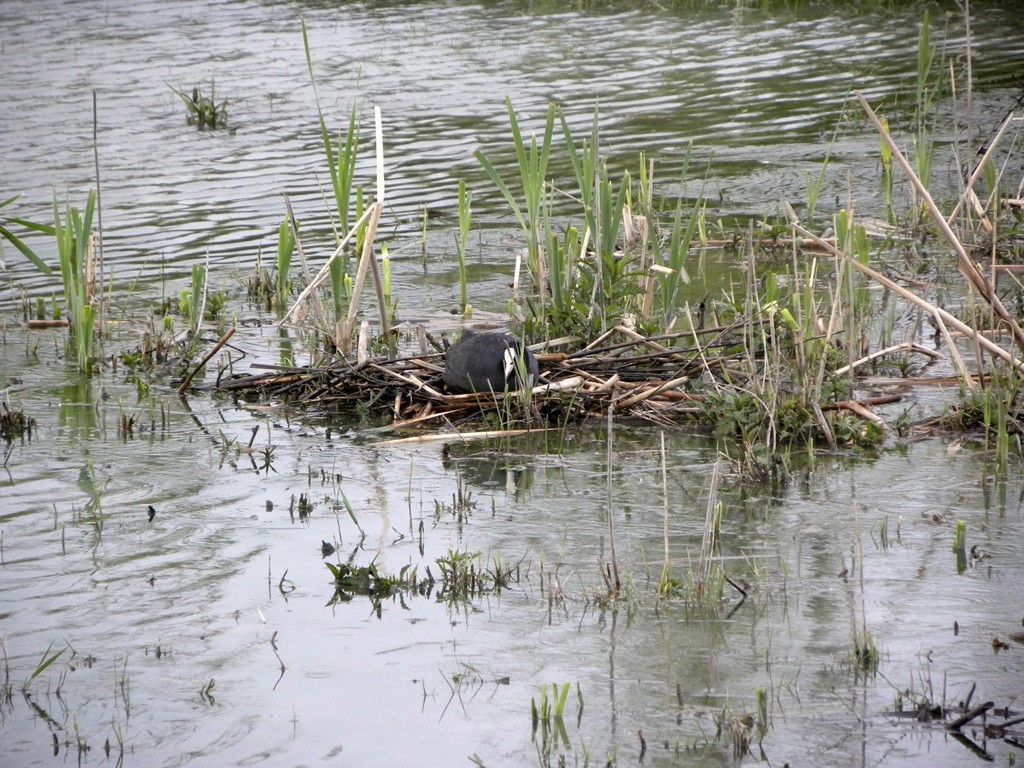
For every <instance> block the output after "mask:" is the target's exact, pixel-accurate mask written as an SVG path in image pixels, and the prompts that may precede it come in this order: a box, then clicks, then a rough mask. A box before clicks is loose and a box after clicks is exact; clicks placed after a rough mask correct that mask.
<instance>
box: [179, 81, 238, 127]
mask: <svg viewBox="0 0 1024 768" xmlns="http://www.w3.org/2000/svg"><path fill="white" fill-rule="evenodd" d="M168 87H169V88H170V89H171V90H172V91H174V92H175V93H176V94H178V98H180V99H181V100H182V102H184V104H185V109H186V110H187V114H186V115H185V121H186V122H187V123H188V124H189V125H194V126H195V127H196V128H198V129H199V130H200V131H203V130H206V129H211V130H214V129H218V128H219V129H224V128H227V127H228V100H227V99H224V100H223V101H221V102H220V103H219V104H218V103H217V84H216V82H215V81H214V80H212V79H211V80H210V95H209V96H206V95H204V94H203V92H202V89H200V87H199V86H198V85H197V86H194V87H193V88H192V93H191V94H188V93H185V92H184V91H180V90H178V89H177V88H175V87H174V86H168Z"/></svg>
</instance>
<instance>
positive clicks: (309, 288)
mask: <svg viewBox="0 0 1024 768" xmlns="http://www.w3.org/2000/svg"><path fill="white" fill-rule="evenodd" d="M284 200H285V206H286V207H287V208H288V218H289V219H291V223H292V231H294V232H295V247H296V249H297V250H298V252H299V259H300V260H301V262H302V269H303V272H304V276H305V277H307V278H308V277H309V275H308V272H306V257H305V256H304V255H303V252H302V245H301V244H300V242H299V235H298V230H297V229H296V228H295V217H294V216H293V215H292V212H291V203H290V202H289V200H288V198H287V197H285V199H284ZM371 213H373V206H372V205H371V206H370V207H369V208H367V209H366V210H365V211H363V215H362V216H360V217H359V221H357V222H356V223H355V224H353V225H352V227H351V228H350V229H349V231H348V234H346V235H345V237H344V238H343V239H342V241H341V243H339V244H338V247H337V248H335V249H334V253H332V254H331V256H330V258H328V259H327V262H326V263H325V264H324V265H323V267H321V268H320V271H319V272H317V273H316V277H314V278H313V279H312V280H310V281H309V282H308V283H307V284H306V287H305V288H303V289H302V293H300V294H299V295H298V297H297V298H296V299H295V301H294V302H293V303H292V308H291V309H289V310H288V311H287V312H286V313H285V316H284V317H282V318H281V324H282V325H283V324H284V323H286V322H288V320H289V319H290V318H291V316H292V315H293V314H295V311H296V310H297V309H298V308H299V307H300V306H301V305H302V302H303V301H305V300H306V298H307V297H308V296H309V295H310V294H311V293H313V291H315V290H316V289H317V288H319V287H320V284H321V283H322V282H323V281H324V280H326V279H327V277H328V276H329V275H330V273H331V264H332V263H333V262H334V261H335V259H337V258H338V257H339V256H341V254H342V252H343V251H344V250H345V246H346V245H348V242H349V240H351V239H352V238H353V237H355V235H356V232H358V231H359V227H361V226H362V225H363V222H365V221H366V220H367V219H368V218H369V217H370V214H371ZM314 300H315V301H316V302H317V303H318V304H319V301H320V300H319V298H318V297H316V296H315V295H314ZM320 311H321V314H322V313H323V310H322V309H321V310H320ZM324 322H325V323H326V318H324Z"/></svg>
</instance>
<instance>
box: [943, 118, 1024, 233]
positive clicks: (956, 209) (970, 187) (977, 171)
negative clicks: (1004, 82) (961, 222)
mask: <svg viewBox="0 0 1024 768" xmlns="http://www.w3.org/2000/svg"><path fill="white" fill-rule="evenodd" d="M1013 120H1014V114H1013V112H1008V113H1007V114H1006V117H1004V118H1003V122H1002V123H1000V124H999V128H998V130H997V131H996V135H995V136H994V137H993V138H992V141H991V142H990V143H989V145H988V149H987V150H985V154H984V155H982V156H981V160H980V161H979V162H978V164H977V165H976V166H975V168H974V172H973V173H972V174H971V177H970V178H969V179H968V180H967V186H966V188H965V189H964V192H963V194H961V195H960V198H959V199H958V200H957V201H956V205H955V206H953V212H952V213H950V214H949V216H948V217H947V218H946V223H947V224H949V225H952V224H953V220H954V219H955V218H956V215H957V214H958V213H960V209H961V208H962V207H963V204H964V202H965V201H966V200H967V193H968V192H972V193H973V191H974V185H975V184H976V183H977V181H978V179H980V178H981V174H982V173H984V172H985V164H986V163H987V162H988V161H989V159H990V158H991V157H992V153H993V152H994V151H995V148H996V147H997V146H998V145H999V142H1000V141H1002V140H1003V136H1004V135H1006V131H1007V129H1008V128H1009V127H1010V123H1011V122H1012V121H1013ZM975 199H977V195H975ZM990 231H991V230H990Z"/></svg>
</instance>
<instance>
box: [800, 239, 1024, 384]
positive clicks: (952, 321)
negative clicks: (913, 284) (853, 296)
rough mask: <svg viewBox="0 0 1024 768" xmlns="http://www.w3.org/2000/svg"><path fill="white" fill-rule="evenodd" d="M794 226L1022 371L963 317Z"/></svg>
mask: <svg viewBox="0 0 1024 768" xmlns="http://www.w3.org/2000/svg"><path fill="white" fill-rule="evenodd" d="M793 228H794V229H795V230H796V231H797V232H798V233H799V234H800V236H801V237H805V238H807V239H808V240H811V241H813V242H815V243H817V244H818V245H819V246H821V247H822V248H826V249H827V250H828V251H829V252H830V253H831V254H832V255H833V256H836V257H838V258H841V259H846V260H847V261H848V262H849V263H850V264H851V265H853V266H854V267H855V268H857V269H859V270H860V271H861V272H863V273H864V274H865V275H867V276H868V277H870V278H871V279H872V280H874V281H876V282H878V283H880V284H882V285H884V286H885V287H886V288H888V289H889V290H891V291H892V292H893V293H897V294H899V295H900V296H902V297H903V298H904V299H906V300H907V301H909V302H911V303H913V304H916V305H917V306H919V307H921V309H923V310H925V311H926V312H928V314H930V315H931V316H932V317H934V318H935V321H936V322H937V323H938V324H939V327H940V328H942V327H943V326H944V324H949V325H951V326H953V327H954V328H956V329H957V330H958V331H960V332H961V333H962V334H964V335H965V336H968V337H970V338H971V339H974V340H975V341H977V343H978V344H979V345H980V346H982V347H984V348H985V350H986V351H988V352H990V353H992V354H993V355H995V356H996V357H998V358H999V359H1000V360H1002V361H1004V362H1006V363H1008V364H1009V365H1011V366H1013V367H1014V368H1018V369H1020V370H1022V371H1024V363H1022V362H1021V361H1020V360H1019V359H1018V358H1016V357H1015V356H1014V355H1012V354H1011V353H1010V352H1007V351H1006V350H1005V349H1003V348H1002V347H1000V346H999V345H998V344H996V343H994V342H992V341H989V340H988V338H986V337H985V336H984V335H983V334H981V333H980V332H979V331H976V330H975V329H974V328H971V327H970V326H969V325H967V323H965V322H963V321H962V320H959V319H958V318H956V317H954V316H953V315H951V314H950V313H949V312H947V311H946V310H944V309H942V307H938V306H936V305H934V304H932V303H930V302H928V301H925V300H924V299H922V298H921V297H920V296H918V295H917V294H916V293H914V292H913V291H909V290H907V289H906V288H904V287H903V286H902V285H899V284H898V283H895V282H894V281H892V280H890V279H889V278H888V277H886V276H885V275H883V274H881V273H880V272H877V271H876V270H874V269H872V268H871V267H868V266H866V265H864V264H861V263H860V262H859V261H857V260H856V259H851V258H849V257H848V256H847V255H846V254H845V253H843V252H842V251H841V250H839V249H838V248H836V247H835V246H834V245H830V244H829V243H826V242H825V241H824V240H822V239H821V238H820V237H818V236H817V235H815V234H814V233H813V232H810V231H808V230H806V229H804V228H803V227H801V226H800V225H798V224H794V225H793ZM954 362H957V363H958V369H959V370H960V373H961V375H962V377H963V378H964V379H965V380H971V379H972V377H971V375H970V374H969V373H968V371H967V369H966V368H965V367H964V366H963V361H962V360H960V358H959V356H958V355H954Z"/></svg>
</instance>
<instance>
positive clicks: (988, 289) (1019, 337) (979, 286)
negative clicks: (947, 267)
mask: <svg viewBox="0 0 1024 768" xmlns="http://www.w3.org/2000/svg"><path fill="white" fill-rule="evenodd" d="M854 94H855V95H856V97H857V100H858V101H859V102H860V105H861V107H862V108H863V109H864V111H865V113H867V116H868V118H869V119H870V120H871V122H872V123H873V124H874V126H875V128H876V130H878V132H879V135H880V136H881V137H882V140H883V141H884V142H885V143H886V144H887V145H888V146H889V149H890V150H891V151H892V156H893V157H895V158H896V159H897V161H898V162H899V164H900V166H901V167H902V168H903V171H904V172H905V173H906V174H907V178H909V179H910V183H911V184H912V185H913V187H914V189H915V190H916V191H917V193H918V195H919V196H920V198H921V199H922V200H923V201H924V204H925V207H926V208H927V209H928V213H929V215H930V216H931V218H932V221H933V222H934V224H935V225H936V226H937V227H938V228H939V231H940V232H942V234H943V236H944V237H945V238H946V241H947V242H948V243H949V245H950V247H951V248H952V249H953V251H954V252H955V253H956V255H957V259H958V264H959V266H960V271H961V272H962V273H963V274H964V276H965V277H966V278H967V279H968V280H969V281H970V282H971V284H972V285H973V286H974V287H975V289H976V290H977V291H978V292H979V293H980V294H981V295H982V296H983V297H984V298H985V301H986V302H988V305H989V306H990V307H991V308H992V310H993V311H994V312H995V313H996V314H997V315H998V316H999V319H1000V320H1002V321H1003V322H1004V323H1005V324H1006V326H1007V327H1008V328H1009V329H1010V332H1011V334H1012V335H1013V340H1014V343H1015V344H1016V346H1017V348H1018V349H1020V350H1021V351H1024V330H1022V329H1021V327H1020V325H1019V324H1018V323H1017V321H1016V320H1015V319H1014V317H1013V316H1012V315H1011V314H1010V313H1009V312H1008V311H1007V310H1006V307H1004V306H1003V302H1002V301H1001V300H1000V299H999V296H998V295H997V294H996V293H995V291H994V290H993V289H992V286H991V285H990V284H989V283H988V282H987V281H986V280H985V279H984V277H982V275H981V273H980V272H979V271H978V268H977V267H976V266H975V264H974V262H973V261H972V260H971V257H970V256H969V255H968V254H967V251H966V250H965V249H964V246H963V243H961V242H960V240H959V238H957V236H956V234H955V233H954V232H953V230H952V229H951V228H950V226H949V224H948V223H947V222H946V218H945V217H944V216H943V215H942V212H941V211H939V208H938V206H937V205H936V204H935V201H934V200H933V199H932V196H931V194H930V193H929V192H928V189H927V188H926V187H925V186H924V184H923V183H922V182H921V179H920V178H918V176H917V174H916V173H914V169H913V168H912V167H911V165H910V162H909V161H908V160H907V158H906V157H904V156H903V153H902V152H901V151H900V148H899V147H898V146H897V144H896V142H895V141H893V138H892V136H890V135H889V132H888V131H887V130H886V129H885V126H884V125H882V121H881V120H879V119H878V115H876V114H875V112H874V110H873V109H871V105H870V104H868V102H867V99H865V98H864V94H862V93H861V92H860V91H859V90H857V91H854Z"/></svg>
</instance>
